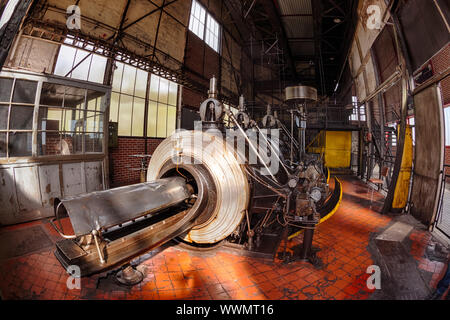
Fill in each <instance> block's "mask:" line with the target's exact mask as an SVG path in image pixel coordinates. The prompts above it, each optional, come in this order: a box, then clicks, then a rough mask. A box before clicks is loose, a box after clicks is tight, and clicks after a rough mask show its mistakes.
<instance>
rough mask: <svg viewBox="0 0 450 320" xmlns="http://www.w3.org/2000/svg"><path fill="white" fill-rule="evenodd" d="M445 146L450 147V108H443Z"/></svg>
mask: <svg viewBox="0 0 450 320" xmlns="http://www.w3.org/2000/svg"><path fill="white" fill-rule="evenodd" d="M444 119H445V146H450V107H447V108H444Z"/></svg>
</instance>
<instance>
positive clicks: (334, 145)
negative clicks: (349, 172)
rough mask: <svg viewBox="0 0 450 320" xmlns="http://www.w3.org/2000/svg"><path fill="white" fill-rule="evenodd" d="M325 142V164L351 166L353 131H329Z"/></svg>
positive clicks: (334, 166)
mask: <svg viewBox="0 0 450 320" xmlns="http://www.w3.org/2000/svg"><path fill="white" fill-rule="evenodd" d="M325 143H326V144H325V166H326V167H327V168H348V167H350V161H351V154H352V133H351V131H327V132H326V142H325Z"/></svg>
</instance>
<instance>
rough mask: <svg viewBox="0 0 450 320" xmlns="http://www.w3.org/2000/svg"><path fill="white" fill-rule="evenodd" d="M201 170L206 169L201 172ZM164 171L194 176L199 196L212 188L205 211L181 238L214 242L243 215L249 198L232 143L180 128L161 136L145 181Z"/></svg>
mask: <svg viewBox="0 0 450 320" xmlns="http://www.w3.org/2000/svg"><path fill="white" fill-rule="evenodd" d="M202 170H205V171H206V172H207V173H206V174H205V173H203V174H201V173H200V172H201V171H202ZM168 174H169V175H180V176H183V175H184V176H186V175H188V174H189V175H190V176H191V177H194V179H195V180H196V181H197V184H198V185H201V188H203V189H206V190H203V193H204V195H203V197H206V196H207V192H206V191H207V190H208V189H211V190H214V195H213V197H214V201H213V202H212V203H210V204H208V205H206V206H205V208H204V209H202V210H203V211H205V213H204V214H203V218H202V219H200V221H199V223H198V224H197V225H196V226H195V227H193V228H192V229H191V230H190V231H189V232H188V233H187V234H185V235H184V236H182V238H183V240H185V241H187V242H191V243H198V244H214V243H217V242H219V241H221V240H223V239H225V238H226V237H228V236H229V235H230V234H231V233H232V232H233V231H234V230H235V229H236V228H237V227H238V226H239V224H240V223H241V221H242V219H243V218H244V217H245V211H246V210H247V208H248V203H249V199H250V187H249V183H248V179H247V176H246V174H245V172H244V170H243V167H242V166H241V164H240V163H239V161H238V160H237V158H236V157H235V153H234V148H233V146H230V145H228V144H227V142H226V140H225V139H223V138H222V137H221V136H218V135H212V134H209V133H206V132H201V131H182V132H178V133H175V134H174V135H172V136H171V137H170V138H168V139H166V140H164V141H163V142H162V143H161V144H160V145H159V146H158V148H157V149H156V150H155V152H154V153H153V155H152V158H151V160H150V163H149V167H148V173H147V181H153V180H156V179H159V178H161V177H167V175H168ZM199 176H203V177H205V176H207V177H205V178H204V179H203V178H198V177H199ZM200 179H203V180H202V181H199V180H200ZM193 209H194V208H193ZM193 209H192V210H193Z"/></svg>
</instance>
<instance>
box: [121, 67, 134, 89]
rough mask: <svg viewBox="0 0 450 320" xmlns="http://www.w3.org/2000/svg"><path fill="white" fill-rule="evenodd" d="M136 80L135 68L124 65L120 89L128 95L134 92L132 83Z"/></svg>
mask: <svg viewBox="0 0 450 320" xmlns="http://www.w3.org/2000/svg"><path fill="white" fill-rule="evenodd" d="M135 82H136V68H135V67H131V66H129V65H127V64H126V65H125V67H124V69H123V80H122V91H121V93H126V94H129V95H133V94H134V84H135Z"/></svg>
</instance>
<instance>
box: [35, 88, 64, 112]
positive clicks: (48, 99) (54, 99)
mask: <svg viewBox="0 0 450 320" xmlns="http://www.w3.org/2000/svg"><path fill="white" fill-rule="evenodd" d="M65 89H66V87H65V86H61V85H57V84H53V83H47V82H46V83H43V84H42V91H41V101H40V104H41V105H45V106H53V107H62V106H63V101H64V92H65Z"/></svg>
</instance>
